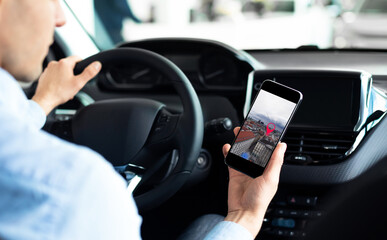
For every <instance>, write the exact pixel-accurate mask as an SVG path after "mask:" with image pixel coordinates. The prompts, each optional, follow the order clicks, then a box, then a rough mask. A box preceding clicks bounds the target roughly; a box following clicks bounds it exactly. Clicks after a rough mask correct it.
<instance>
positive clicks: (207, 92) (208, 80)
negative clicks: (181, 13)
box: [47, 38, 387, 239]
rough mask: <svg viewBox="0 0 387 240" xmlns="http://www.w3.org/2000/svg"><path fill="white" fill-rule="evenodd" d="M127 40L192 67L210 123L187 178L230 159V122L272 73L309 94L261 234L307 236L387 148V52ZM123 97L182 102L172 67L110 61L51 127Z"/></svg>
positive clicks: (188, 70) (289, 138)
mask: <svg viewBox="0 0 387 240" xmlns="http://www.w3.org/2000/svg"><path fill="white" fill-rule="evenodd" d="M118 47H120V48H124V47H131V48H142V49H146V50H149V51H152V52H155V53H158V54H160V55H162V56H164V57H165V58H167V59H168V60H169V61H171V62H173V63H174V64H176V66H178V67H179V68H180V69H181V70H182V71H183V72H184V73H185V75H186V76H187V77H188V79H189V80H190V82H191V83H192V85H193V87H194V89H195V90H196V92H197V94H198V97H199V100H200V103H201V106H202V109H203V115H204V122H205V126H206V128H205V135H204V140H203V146H202V148H203V149H202V152H201V155H200V159H201V161H202V163H203V161H204V163H205V164H204V165H205V166H206V167H201V166H198V167H196V168H195V170H194V172H193V174H192V179H191V182H190V183H188V184H187V186H193V185H195V184H197V183H198V182H200V181H203V179H205V178H207V177H209V176H213V177H214V178H216V177H217V176H219V173H218V171H220V170H219V169H218V168H222V169H223V168H224V166H223V165H222V164H221V163H219V162H217V159H222V158H223V157H222V155H221V152H220V151H219V149H220V148H221V146H222V145H223V144H224V143H225V142H231V141H232V139H233V137H234V136H233V133H232V131H230V126H228V127H227V128H226V127H225V125H224V123H225V121H226V120H227V121H230V122H231V125H232V126H234V127H235V126H238V125H240V124H241V122H242V121H243V118H244V116H245V115H246V113H247V112H248V110H249V108H250V106H251V103H252V101H253V99H254V97H255V94H256V93H257V91H258V89H259V87H260V84H261V83H262V82H263V81H264V80H266V79H271V80H274V81H277V82H280V83H283V84H285V85H288V86H290V87H293V88H295V89H297V90H300V91H301V92H302V93H303V94H304V100H303V103H302V105H301V107H300V109H299V111H298V112H297V114H296V115H295V118H294V121H293V122H292V123H291V124H290V126H289V129H288V131H287V133H286V134H285V136H284V138H283V141H284V142H286V143H287V144H288V150H287V153H286V155H285V164H284V166H283V168H282V172H281V184H280V186H279V191H278V194H277V195H276V197H275V199H274V200H273V202H272V204H271V205H270V207H269V210H268V212H267V218H266V222H265V223H264V225H263V228H262V239H270V238H271V237H272V236H282V237H284V238H289V239H294V238H297V237H303V236H304V234H305V232H304V229H305V228H306V226H307V225H308V224H309V223H310V222H313V221H314V220H315V219H316V218H319V217H321V216H323V215H324V214H325V213H324V207H323V203H324V201H326V198H324V197H325V196H326V194H327V192H329V189H330V188H331V187H332V186H336V185H340V184H345V183H346V182H348V181H351V180H353V179H355V178H357V177H359V176H360V175H361V174H362V173H364V172H365V171H367V170H368V169H370V168H371V167H372V166H374V165H376V164H377V163H378V162H380V161H382V160H383V159H384V157H385V156H387V149H386V148H385V146H384V143H385V132H387V120H386V118H385V117H384V116H385V111H386V109H387V67H386V66H387V52H383V51H354V50H353V51H348V50H341V51H339V50H303V49H299V50H272V51H270V50H262V51H248V52H245V51H239V50H236V49H233V48H231V47H230V46H227V45H224V44H222V43H219V42H215V41H208V40H202V39H180V38H179V39H149V40H143V41H136V42H128V43H124V44H122V45H120V46H118ZM355 56H356V57H355ZM122 97H125V98H128V97H129V98H130V97H147V98H152V99H155V100H159V101H162V102H163V103H165V104H166V105H168V106H169V107H173V108H175V109H176V110H177V111H179V110H181V109H182V107H181V104H180V102H179V99H178V96H177V95H176V94H175V92H174V90H173V89H172V88H171V85H170V84H169V83H168V81H167V80H166V79H165V76H163V75H162V74H161V73H159V72H157V71H156V70H155V69H152V68H150V67H148V66H144V65H141V64H137V65H136V64H130V65H128V64H126V63H122V64H120V65H116V66H114V67H110V68H107V69H105V71H104V72H102V73H101V74H99V76H98V77H97V78H96V79H94V80H93V81H92V82H91V83H89V84H88V85H86V86H85V88H84V89H83V90H82V93H81V94H80V95H78V96H77V98H76V99H75V100H74V101H73V102H72V103H68V104H67V105H64V106H62V107H60V108H59V109H58V110H57V112H56V113H57V115H56V116H54V118H56V119H58V118H62V119H63V120H64V121H61V124H62V125H58V124H56V125H55V126H53V125H51V126H48V127H47V128H49V129H50V130H49V131H51V132H56V133H60V132H61V133H63V129H64V128H66V127H67V128H68V126H66V125H65V122H66V121H67V120H68V118H66V117H64V116H69V115H71V114H73V113H74V112H69V111H68V110H74V108H79V107H81V106H82V105H87V104H88V103H90V102H93V101H98V100H103V99H113V98H122ZM77 101H78V103H75V102H77ZM75 110H76V109H75ZM61 113H62V114H61ZM70 118H71V116H70ZM68 134H70V135H71V133H68ZM65 138H66V137H65ZM67 138H71V136H67ZM220 162H221V161H220ZM214 172H216V173H215V174H214Z"/></svg>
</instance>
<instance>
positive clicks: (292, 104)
mask: <svg viewBox="0 0 387 240" xmlns="http://www.w3.org/2000/svg"><path fill="white" fill-rule="evenodd" d="M301 100H302V94H301V93H300V92H299V91H297V90H294V89H291V88H289V87H287V86H284V85H282V84H279V83H276V82H273V81H269V80H267V81H264V82H263V84H262V86H261V89H260V90H259V92H258V94H257V96H256V98H255V100H254V103H253V105H252V107H251V109H250V112H249V113H248V114H247V117H246V119H245V120H244V123H243V125H242V127H241V128H240V130H239V132H238V134H237V136H236V138H235V140H234V143H233V144H232V146H231V149H230V151H229V153H228V154H227V157H226V158H225V162H226V164H227V165H228V166H229V167H231V168H233V169H236V170H238V171H240V172H243V173H245V174H246V175H249V176H251V177H253V178H256V177H258V176H260V175H262V173H263V172H264V170H265V168H266V166H267V164H268V161H269V159H270V157H271V155H272V154H273V151H274V149H275V147H276V146H277V144H278V143H279V141H280V140H281V139H282V136H283V135H284V133H285V130H286V128H287V126H288V125H289V122H290V120H291V119H292V117H293V115H294V113H295V111H296V109H297V107H298V106H299V104H300V103H301Z"/></svg>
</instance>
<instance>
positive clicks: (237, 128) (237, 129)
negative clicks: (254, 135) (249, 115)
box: [234, 127, 241, 136]
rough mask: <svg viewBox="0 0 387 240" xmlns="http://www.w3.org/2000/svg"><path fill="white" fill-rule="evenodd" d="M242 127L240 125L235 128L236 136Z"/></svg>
mask: <svg viewBox="0 0 387 240" xmlns="http://www.w3.org/2000/svg"><path fill="white" fill-rule="evenodd" d="M240 129H241V128H240V127H236V128H234V134H235V136H236V135H237V134H238V132H239V130H240Z"/></svg>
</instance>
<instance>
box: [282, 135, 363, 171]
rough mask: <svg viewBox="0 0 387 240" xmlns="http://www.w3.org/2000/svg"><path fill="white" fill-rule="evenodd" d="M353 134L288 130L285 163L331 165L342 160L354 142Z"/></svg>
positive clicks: (285, 139) (285, 138)
mask: <svg viewBox="0 0 387 240" xmlns="http://www.w3.org/2000/svg"><path fill="white" fill-rule="evenodd" d="M355 137H356V135H355V133H353V132H327V131H325V132H323V131H318V132H317V131H313V132H312V131H306V130H305V131H302V130H301V131H299V130H290V129H289V130H288V132H287V133H286V135H285V136H284V138H283V141H284V142H286V143H287V145H288V149H287V151H286V155H285V162H286V163H290V164H301V165H321V164H331V163H336V162H338V161H341V160H343V159H344V158H345V157H346V155H345V153H346V152H347V151H348V150H349V149H350V148H351V146H352V145H353V143H354V141H355Z"/></svg>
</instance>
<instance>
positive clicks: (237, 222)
mask: <svg viewBox="0 0 387 240" xmlns="http://www.w3.org/2000/svg"><path fill="white" fill-rule="evenodd" d="M63 24H65V19H64V16H63V12H62V10H61V8H60V5H59V2H58V0H0V133H1V134H0V193H1V197H0V239H123V238H128V239H140V224H141V217H140V216H139V215H138V212H137V209H136V206H135V203H134V201H133V198H132V196H130V194H128V192H127V191H126V186H125V182H124V180H123V179H122V178H121V177H120V176H119V175H118V174H116V172H115V171H114V169H113V168H112V166H111V165H110V164H109V163H108V162H107V161H106V160H105V159H103V158H102V157H101V156H100V155H99V154H97V153H95V152H93V151H91V150H90V149H87V148H85V147H81V146H76V145H74V144H71V143H68V142H65V141H63V140H60V139H58V138H56V137H54V136H51V135H50V134H47V133H45V132H44V131H42V130H40V127H42V125H43V124H44V121H45V115H47V114H48V113H49V112H50V111H51V110H52V109H53V108H54V107H56V106H57V105H58V104H61V103H64V102H66V101H68V100H69V99H71V98H72V97H73V96H74V95H75V94H76V92H77V91H79V89H81V88H82V87H83V86H84V85H85V84H86V82H87V81H88V80H89V79H91V78H93V77H94V76H95V75H96V74H97V73H98V72H99V70H100V69H101V64H100V63H99V62H94V63H92V64H91V65H90V66H88V67H87V68H86V69H85V70H84V72H82V73H81V74H80V75H77V76H74V75H73V68H74V66H75V64H76V62H77V61H79V59H78V58H77V57H69V58H66V59H64V60H61V61H59V62H52V63H50V64H49V65H48V67H47V68H46V69H45V71H44V72H43V74H41V76H40V78H39V83H38V87H37V90H36V94H35V95H34V97H33V98H32V100H27V99H26V97H25V95H24V94H23V92H22V90H21V88H20V86H19V85H18V84H17V82H16V80H15V79H18V80H20V81H25V82H31V81H33V80H34V79H36V78H37V77H38V76H39V75H40V73H41V71H42V69H41V65H42V61H43V59H44V57H45V55H46V54H47V51H48V48H49V45H50V44H51V43H52V41H53V32H54V28H55V27H60V26H62V25H63ZM229 147H230V146H229V145H225V146H224V148H223V152H224V154H226V152H227V151H228V150H229ZM285 148H286V145H284V144H280V145H279V147H277V149H276V151H275V152H274V154H273V157H272V159H271V160H270V162H269V165H268V167H267V170H266V171H265V173H264V174H263V176H261V177H259V178H256V179H251V178H249V177H247V176H245V175H243V174H241V173H239V172H236V171H234V170H232V169H230V183H229V200H228V205H229V211H228V215H227V217H226V218H225V221H222V222H221V223H219V224H218V225H217V226H216V227H215V228H214V229H212V230H211V232H210V233H208V235H207V238H208V239H214V238H217V239H227V238H229V239H236V238H238V239H252V238H253V237H254V236H255V235H256V234H257V233H258V231H259V229H260V227H261V223H262V220H263V216H264V213H265V211H266V208H267V206H268V204H269V202H270V200H271V199H272V197H273V196H274V194H275V192H276V189H277V184H278V179H279V172H280V168H281V165H282V160H283V154H284V152H285Z"/></svg>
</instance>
